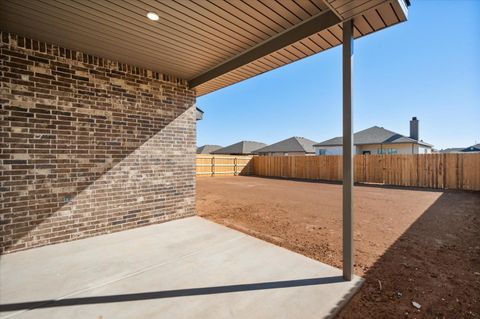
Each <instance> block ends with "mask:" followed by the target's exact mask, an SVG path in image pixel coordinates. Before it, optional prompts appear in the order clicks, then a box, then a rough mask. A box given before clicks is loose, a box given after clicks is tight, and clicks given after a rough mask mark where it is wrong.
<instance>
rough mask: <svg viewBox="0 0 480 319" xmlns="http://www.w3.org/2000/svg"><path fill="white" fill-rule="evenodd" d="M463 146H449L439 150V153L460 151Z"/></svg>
mask: <svg viewBox="0 0 480 319" xmlns="http://www.w3.org/2000/svg"><path fill="white" fill-rule="evenodd" d="M463 149H465V147H450V148H446V149H443V150H440V153H460V152H461V151H462V150H463Z"/></svg>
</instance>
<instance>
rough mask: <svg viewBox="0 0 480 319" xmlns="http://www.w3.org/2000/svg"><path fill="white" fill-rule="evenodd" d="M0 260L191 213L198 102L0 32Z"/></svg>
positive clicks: (130, 70) (151, 79)
mask: <svg viewBox="0 0 480 319" xmlns="http://www.w3.org/2000/svg"><path fill="white" fill-rule="evenodd" d="M0 45H1V46H0V50H1V54H0V58H1V63H0V74H1V78H0V109H1V118H0V121H1V131H0V134H1V135H0V138H1V153H0V163H1V173H0V178H1V185H0V190H1V194H2V200H1V208H0V217H1V222H0V240H1V247H0V252H10V251H15V250H21V249H26V248H30V247H37V246H42V245H46V244H52V243H58V242H63V241H69V240H73V239H78V238H84V237H89V236H94V235H99V234H105V233H109V232H114V231H119V230H124V229H128V228H133V227H138V226H143V225H148V224H153V223H158V222H162V221H165V220H169V219H173V218H179V217H183V216H190V215H193V214H195V157H194V154H195V150H196V147H195V144H196V136H195V134H196V129H195V108H194V107H193V104H194V102H195V94H194V92H193V91H191V90H189V89H188V88H187V85H186V82H185V81H183V80H180V79H176V78H174V77H169V76H165V75H162V74H159V73H156V72H152V71H149V70H144V69H141V68H137V67H133V66H130V65H125V64H120V63H117V62H115V61H109V60H106V59H102V58H99V57H95V56H91V55H87V54H84V53H81V52H75V51H72V50H67V49H64V48H60V47H58V46H55V45H50V44H45V43H41V42H38V41H35V40H31V39H26V38H23V37H19V36H16V35H12V34H8V33H5V32H4V33H1V42H0Z"/></svg>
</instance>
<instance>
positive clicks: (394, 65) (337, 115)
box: [197, 0, 480, 149]
mask: <svg viewBox="0 0 480 319" xmlns="http://www.w3.org/2000/svg"><path fill="white" fill-rule="evenodd" d="M341 52H342V51H341V46H338V47H336V48H333V49H330V50H328V51H325V52H322V53H320V54H317V55H314V56H311V57H308V58H305V59H303V60H300V61H297V62H295V63H292V64H289V65H287V66H284V67H282V68H279V69H276V70H273V71H270V72H267V73H264V74H262V75H259V76H257V77H254V78H251V79H249V80H246V81H243V82H240V83H237V84H235V85H232V86H230V87H227V88H224V89H221V90H219V91H216V92H213V93H210V94H207V95H205V96H202V97H200V98H198V99H197V105H198V106H199V107H200V108H201V109H202V110H203V111H204V112H205V114H204V119H203V120H202V121H199V122H197V145H198V146H201V145H204V144H218V145H222V146H227V145H230V144H233V143H236V142H238V141H241V140H253V141H260V142H264V143H267V144H271V143H274V142H278V141H280V140H282V139H285V138H288V137H291V136H303V137H306V138H309V139H312V140H314V141H318V142H321V141H324V140H327V139H329V138H332V137H335V136H340V135H341V134H342V83H341V80H342V77H341V75H342V69H341ZM354 54H355V55H354V130H355V131H359V130H362V129H365V128H368V127H371V126H374V125H377V126H381V127H384V128H386V129H389V130H391V131H394V132H397V133H400V134H403V135H407V136H408V135H409V121H410V119H411V118H412V117H413V116H416V117H417V118H418V119H419V121H420V139H422V140H424V141H425V142H428V143H431V144H433V145H434V147H435V148H436V149H443V148H447V147H467V146H470V145H473V144H475V143H480V1H474V0H472V1H413V3H412V6H411V7H410V8H409V20H408V21H407V22H405V23H402V24H398V25H395V26H393V27H390V28H388V29H385V30H382V31H379V32H377V33H374V34H372V35H369V36H366V37H363V38H360V39H358V40H356V41H355V49H354Z"/></svg>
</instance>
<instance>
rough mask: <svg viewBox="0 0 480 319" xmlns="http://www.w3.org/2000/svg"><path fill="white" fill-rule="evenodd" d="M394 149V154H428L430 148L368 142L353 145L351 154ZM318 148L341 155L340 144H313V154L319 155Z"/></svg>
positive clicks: (375, 152) (405, 144)
mask: <svg viewBox="0 0 480 319" xmlns="http://www.w3.org/2000/svg"><path fill="white" fill-rule="evenodd" d="M390 148H391V149H395V150H396V154H430V153H431V152H432V149H431V148H430V147H425V146H420V145H417V144H409V143H394V144H368V145H356V146H354V147H353V154H359V155H361V154H363V152H370V153H371V154H378V152H377V150H379V149H383V150H386V149H390ZM320 150H326V153H325V154H323V155H342V154H343V148H342V146H315V154H317V155H320V154H319V153H320Z"/></svg>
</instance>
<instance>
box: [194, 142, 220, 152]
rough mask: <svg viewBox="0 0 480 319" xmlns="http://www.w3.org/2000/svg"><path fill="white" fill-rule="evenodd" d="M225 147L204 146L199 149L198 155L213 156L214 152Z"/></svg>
mask: <svg viewBox="0 0 480 319" xmlns="http://www.w3.org/2000/svg"><path fill="white" fill-rule="evenodd" d="M222 147H223V146H220V145H208V144H207V145H203V146H200V147H197V154H212V152H214V151H216V150H219V149H221V148H222Z"/></svg>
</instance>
